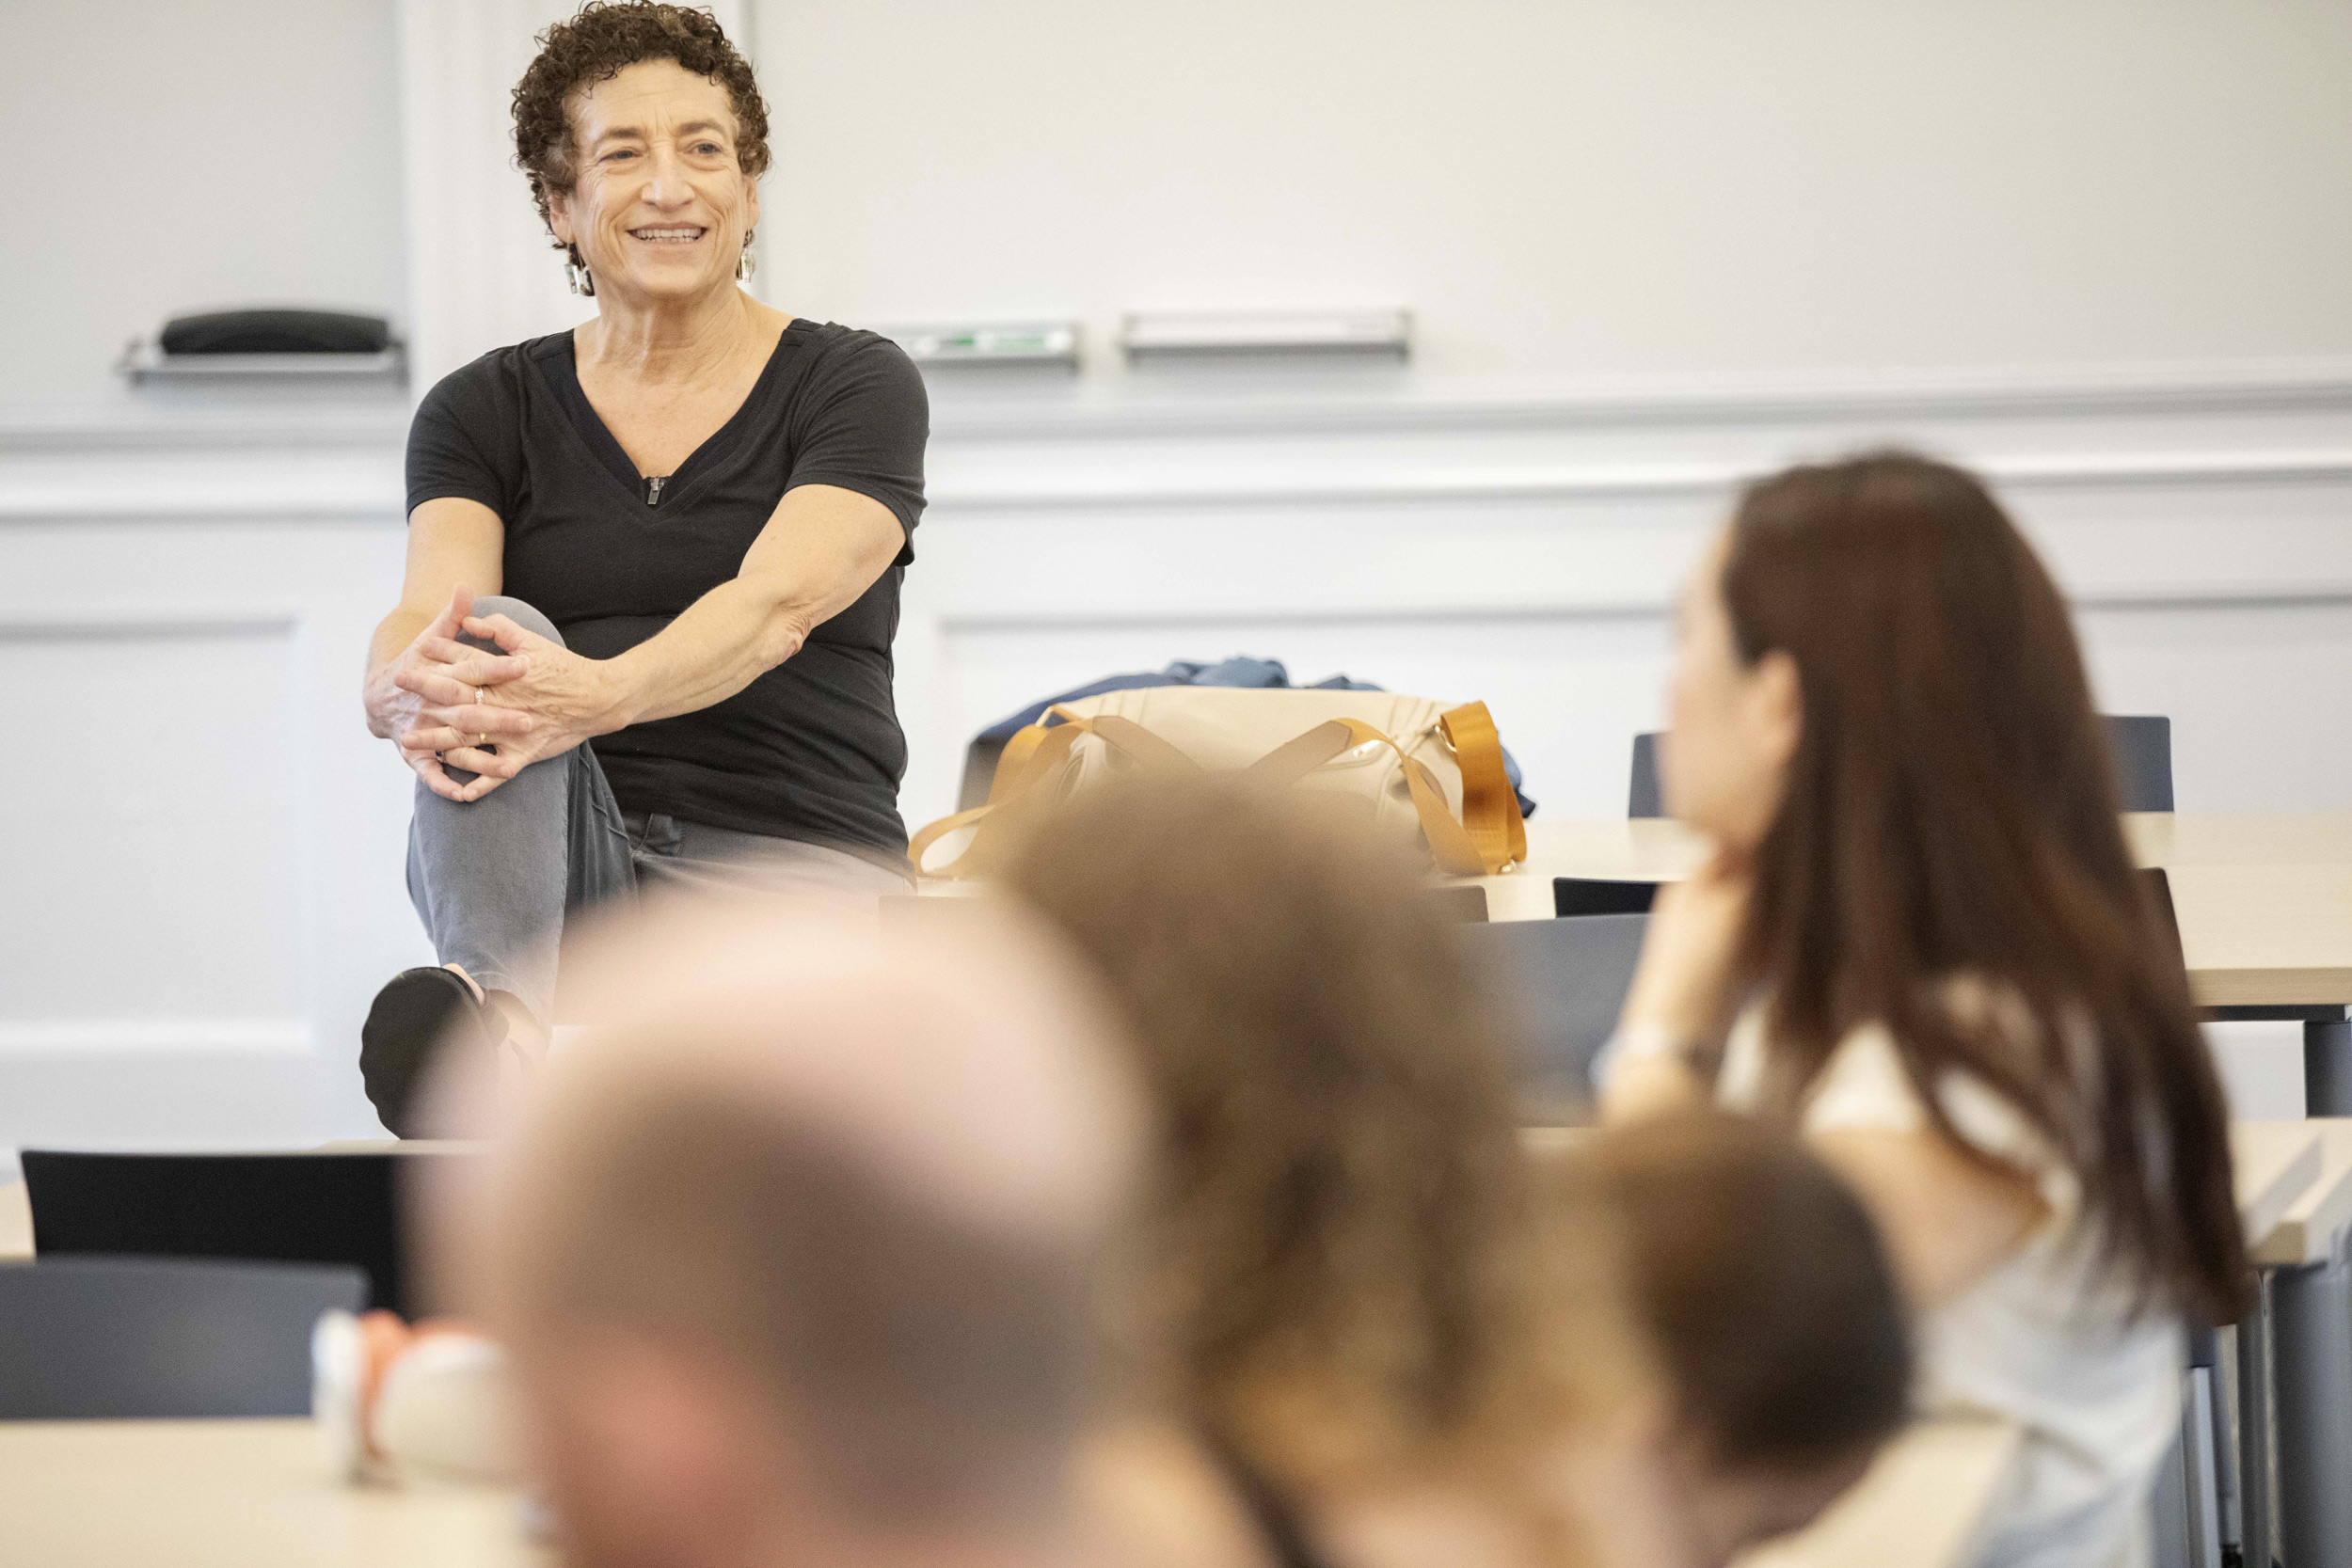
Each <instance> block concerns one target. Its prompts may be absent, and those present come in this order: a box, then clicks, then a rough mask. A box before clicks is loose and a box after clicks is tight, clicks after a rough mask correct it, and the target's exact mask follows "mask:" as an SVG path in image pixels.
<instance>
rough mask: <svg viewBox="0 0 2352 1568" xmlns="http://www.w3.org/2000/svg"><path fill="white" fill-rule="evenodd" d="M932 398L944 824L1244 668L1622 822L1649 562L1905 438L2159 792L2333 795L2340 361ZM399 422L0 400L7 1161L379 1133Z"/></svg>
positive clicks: (927, 655) (922, 661) (918, 668)
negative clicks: (378, 702)
mask: <svg viewBox="0 0 2352 1568" xmlns="http://www.w3.org/2000/svg"><path fill="white" fill-rule="evenodd" d="M992 386H995V387H998V388H999V389H998V390H996V391H978V392H976V391H975V390H974V388H988V387H992ZM1367 388H1370V389H1369V390H1368V389H1367ZM934 390H935V393H936V397H935V403H934V420H933V426H934V436H933V440H932V446H931V460H930V476H931V483H930V490H931V495H932V507H931V510H930V514H929V515H928V516H927V519H926V521H925V523H924V525H923V527H922V529H921V531H919V533H918V535H917V539H916V547H917V551H918V556H919V559H918V561H917V562H916V564H915V566H914V569H913V571H912V572H911V573H910V574H909V576H908V578H907V585H906V600H905V610H904V615H903V619H902V621H901V625H900V629H899V636H898V649H897V657H898V702H899V710H900V714H901V717H902V719H903V721H904V722H905V725H906V729H907V735H908V741H909V750H910V755H911V760H910V766H909V769H908V774H907V779H906V784H905V788H904V792H903V809H904V812H905V815H906V816H907V817H908V819H909V820H910V821H911V822H914V823H920V822H922V821H925V820H928V819H929V818H930V817H931V816H937V815H939V814H941V813H944V812H946V811H947V810H949V809H951V808H952V807H953V805H954V803H955V800H956V793H957V787H958V784H959V783H960V780H961V767H962V755H963V750H964V746H965V744H966V742H967V741H968V740H969V738H970V736H971V735H972V734H973V732H974V731H975V730H977V729H978V728H979V727H981V726H982V725H983V724H985V723H987V722H990V721H993V720H995V719H997V718H1000V717H1002V716H1003V715H1005V714H1007V713H1009V712H1011V711H1013V710H1015V709H1017V708H1019V707H1021V706H1023V705H1026V704H1027V703H1029V702H1030V701H1033V700H1034V699H1036V698H1038V697H1041V696H1043V695H1045V694H1046V693H1048V692H1051V691H1055V690H1058V689H1063V688H1066V687H1069V686H1072V685H1075V684H1078V683H1080V682H1083V681H1086V680H1089V679H1092V678H1094V677H1096V676H1099V675H1103V674H1105V673H1111V672H1114V671H1120V670H1136V669H1155V668H1157V667H1158V666H1160V665H1162V664H1165V663H1166V662H1168V660H1170V659H1174V658H1201V659H1215V658H1221V657H1227V656H1229V655H1232V654H1237V653H1246V654H1251V655H1256V656H1259V657H1271V658H1279V659H1281V660H1283V661H1285V662H1286V663H1287V664H1288V665H1289V667H1290V669H1291V672H1292V673H1293V675H1294V677H1295V678H1297V679H1299V680H1305V681H1311V680H1315V679H1318V678H1320V677H1322V676H1324V675H1327V674H1332V673H1347V674H1351V675H1354V676H1357V677H1358V678H1359V679H1367V680H1374V681H1377V682H1379V683H1381V684H1383V685H1387V686H1391V687H1394V688H1398V689H1411V690H1417V691H1420V692H1423V693H1426V694H1428V695H1431V696H1438V697H1478V698H1483V699H1485V700H1486V702H1487V703H1488V704H1489V705H1491V706H1492V707H1493V709H1494V712H1495V715H1496V718H1497V720H1498V721H1499V722H1500V723H1501V725H1502V733H1503V736H1504V737H1505V739H1506V740H1507V742H1508V743H1509V744H1510V746H1511V747H1512V749H1513V751H1514V752H1516V753H1517V754H1518V757H1519V758H1520V760H1521V761H1522V763H1524V764H1525V767H1526V770H1527V777H1528V784H1529V789H1530V791H1531V793H1533V794H1534V796H1535V797H1536V798H1537V800H1540V801H1541V802H1542V809H1543V810H1544V811H1545V812H1546V813H1548V814H1552V815H1558V816H1588V815H1604V814H1613V813H1616V812H1620V811H1622V810H1623V809H1624V804H1625V768H1626V757H1627V754H1628V747H1629V740H1630V737H1631V736H1633V734H1634V733H1635V732H1637V731H1639V730H1643V729H1646V728H1651V727H1654V726H1655V725H1656V723H1657V722H1658V720H1659V718H1660V706H1661V700H1660V692H1661V683H1662V680H1663V676H1664V666H1665V658H1666V654H1667V646H1668V624H1669V621H1668V617H1669V611H1670V608H1671V604H1672V600H1673V595H1674V593H1675V591H1676V588H1677V584H1678V582H1679V580H1680V578H1681V577H1682V575H1683V574H1684V573H1685V572H1686V571H1687V570H1688V569H1689V568H1690V566H1691V564H1692V562H1693V561H1695V560H1696V559H1697V557H1698V554H1699V552H1700V550H1701V548H1702V546H1704V543H1705V541H1706V540H1707V538H1708V535H1709V533H1710V532H1711V531H1712V530H1713V529H1714V528H1715V527H1716V526H1717V525H1718V523H1719V522H1720V519H1721V518H1722V516H1723V515H1724V510H1725V508H1726V506H1727V504H1728V503H1729V500H1730V499H1731V497H1732V495H1733V492H1734V488H1735V486H1736V484H1737V483H1738V482H1739V481H1740V479H1741V478H1743V477H1745V476H1747V475H1750V474H1754V473H1757V472H1760V471H1764V470H1766V469H1769V468H1771V467H1775V466H1777V465H1779V464H1781V463H1784V462H1787V461H1789V460H1791V459H1794V458H1797V457H1801V456H1809V455H1820V454H1823V453H1830V452H1836V451H1848V450H1851V449H1853V448H1855V447H1857V446H1862V445H1866V444H1871V443H1876V442H1883V441H1887V440H1900V441H1905V442H1910V443H1914V444H1916V445H1920V446H1924V447H1927V448H1929V449H1931V450H1933V451H1941V452H1944V453H1947V454H1949V455H1952V456H1954V457H1957V458H1959V459H1961V460H1963V461H1966V462H1969V463H1972V464H1975V465H1978V466H1979V467H1981V468H1983V469H1984V470H1985V471H1986V472H1988V473H1990V474H1991V475H1992V476H1993V477H1994V480H1995V482H1996V483H1997V484H1998V485H1999V487H2000V488H2001V490H2002V492H2003V494H2004V495H2005V497H2006V498H2007V499H2008V500H2009V501H2010V504H2011V505H2012V507H2013V508H2014V509H2015V511H2016V513H2017V515H2018V516H2019V517H2020V519H2021V521H2022V522H2023V523H2024V524H2025V526H2026V529H2027V531H2029V532H2030V533H2031V534H2032V536H2033V537H2034V539H2035V540H2036V542H2037V544H2038V545H2039V546H2040V547H2041V548H2042V550H2043V552H2044V553H2045V556H2046V558H2047V559H2048V560H2049V562H2051V565H2052V569H2053V571H2054V572H2055V573H2056V574H2057V576H2058V578H2059V581H2060V582H2061V584H2062V585H2063V586H2064V587H2065V589H2066V590H2067V592H2068V593H2069V594H2071V595H2072V596H2073V598H2074V602H2075V603H2076V605H2077V607H2078V610H2079V612H2080V617H2081V621H2080V624H2081V626H2082V629H2083V636H2084V641H2085V645H2086V647H2087V649H2088V650H2089V654H2090V661H2091V665H2092V670H2093V674H2094V677H2095V679H2096V681H2097V684H2098V688H2099V691H2100V696H2101V701H2102V703H2103V705H2106V707H2108V708H2109V709H2110V710H2112V711H2125V712H2153V713H2165V714H2169V715H2170V716H2171V717H2172V719H2173V721H2174V722H2175V726H2176V727H2175V752H2176V762H2175V770H2176V774H2177V778H2178V784H2179V795H2180V799H2181V801H2182V803H2183V805H2184V806H2185V807H2188V808H2191V809H2205V810H2221V809H2233V810H2235V809H2243V810H2288V809H2301V808H2309V807H2321V806H2336V807H2342V806H2347V805H2352V705H2347V704H2346V703H2345V701H2344V692H2345V691H2346V690H2347V689H2352V367H2347V366H2340V365H2326V366H2301V367H2292V366H2290V367H2283V368H2281V367H2250V368H2241V369H2238V370H2229V371H2221V370H2210V369H2209V370H2205V371H2201V372H2195V373H2187V374H2183V373H2173V372H2164V373H2155V372H2146V373H2139V372H2135V373H2129V374H2126V373H2122V372H2115V373H2107V374H2101V375H2089V376H2074V377H2067V376H2057V375H2050V374H2041V375H2013V376H2003V375H1994V374H1989V373H1975V372H1972V373H1971V374H1969V375H1965V376H1956V377H1955V376H1941V377H1913V378H1909V379H1907V380H1904V379H1894V378H1886V377H1879V378H1873V379H1870V380H1867V381H1853V380H1848V381H1839V382H1827V381H1819V380H1816V381H1804V382H1798V381H1783V382H1779V383H1775V384H1772V385H1769V386H1764V385H1748V386H1728V385H1708V386H1685V387H1678V388H1673V387H1669V388H1661V387H1655V386H1652V387H1647V388H1602V389H1594V388H1551V389H1544V388H1537V389H1535V390H1534V391H1533V392H1530V391H1528V390H1526V389H1525V388H1519V389H1517V390H1509V389H1506V390H1504V391H1500V392H1498V391H1493V390H1491V389H1489V390H1479V389H1476V388H1469V389H1465V388H1459V387H1456V388H1451V389H1449V388H1442V387H1430V386H1427V385H1422V386H1419V387H1415V386H1413V385H1410V384H1408V383H1407V382H1406V381H1398V382H1396V383H1394V384H1392V385H1391V384H1383V385H1382V386H1381V387H1374V386H1373V384H1372V383H1369V382H1364V381H1360V380H1358V381H1333V382H1330V383H1327V384H1309V383H1298V384H1294V385H1291V386H1289V387H1287V388H1280V389H1277V390H1271V391H1269V390H1266V389H1265V388H1264V387H1263V384H1261V385H1260V386H1259V387H1258V388H1257V389H1254V390H1252V389H1250V388H1245V387H1243V386H1241V385H1239V384H1237V383H1220V382H1217V381H1215V380H1212V379H1200V380H1194V381H1182V380H1176V381H1170V382H1168V384H1167V385H1166V386H1163V387H1159V388H1152V389H1136V390H1133V391H1132V392H1131V393H1121V394H1119V395H1116V396H1110V397H1107V398H1101V399H1099V400H1098V397H1097V394H1096V393H1094V392H1090V391H1087V390H1084V389H1079V390H1077V391H1075V392H1073V393H1071V394H1069V395H1062V394H1059V393H1054V392H1050V391H1049V392H1044V393H1040V392H1039V390H1038V389H1037V388H1034V387H1032V388H1030V389H1029V391H1028V392H1027V393H1016V392H1013V391H1010V390H1006V389H1003V384H999V383H991V382H988V381H986V380H985V379H982V380H979V381H969V380H967V381H965V382H962V383H961V384H959V386H958V387H950V386H948V385H946V383H945V382H943V383H942V384H941V385H939V386H938V387H936V388H934ZM401 423H402V421H401V420H400V419H399V417H398V415H397V413H395V412H390V411H378V412H374V413H366V414H355V413H344V414H337V413H333V412H332V411H320V412H316V413H313V414H309V415H305V416H303V417H301V418H298V419H287V418H284V417H281V416H272V417H269V418H267V419H263V418H261V417H258V416H256V417H246V418H230V417H215V418H209V419H198V418H196V417H194V416H189V417H184V418H178V419H172V420H158V421H156V422H153V423H151V424H147V425H127V426H122V427H104V428H102V427H97V426H82V425H76V424H74V423H73V422H72V421H71V420H64V421H60V420H49V421H47V422H41V421H23V422H19V423H17V424H15V425H8V424H6V423H0V626H7V627H9V628H13V629H12V630H10V631H9V632H8V634H7V638H6V640H5V641H0V691H5V692H7V693H8V713H9V717H10V719H11V721H12V729H13V731H14V733H16V734H18V735H20V736H29V737H30V739H29V741H27V742H25V743H24V745H22V746H21V747H20V754H21V757H23V758H24V760H22V761H21V762H20V765H19V766H18V767H16V768H12V769H10V770H9V771H8V772H7V773H6V774H0V811H5V814H6V820H8V821H9V822H10V823H11V824H12V825H15V826H16V827H17V829H18V833H19V838H20V840H21V841H23V843H22V846H21V847H20V848H19V849H18V850H16V851H13V852H12V857H13V858H12V860H11V868H10V873H9V876H8V893H9V895H10V896H9V899H8V901H7V905H6V913H5V915H4V916H0V918H5V919H6V920H7V921H8V926H7V927H5V931H4V932H0V941H5V944H6V945H5V950H0V1043H5V1042H6V1041H8V1040H9V1039H13V1041H14V1043H15V1046H16V1049H14V1050H0V1161H5V1158H6V1154H5V1146H13V1145H19V1144H23V1143H28V1142H76V1143H85V1144H87V1143H99V1142H104V1143H112V1144H125V1143H131V1144H140V1145H146V1146H159V1145H178V1146H183V1147H185V1146H189V1145H203V1144H208V1143H210V1144H221V1143H257V1142H266V1143H277V1144H281V1145H283V1144H299V1143H301V1142H305V1141H315V1140H317V1139H320V1138H325V1137H328V1136H336V1135H351V1134H358V1133H361V1132H366V1131H368V1130H369V1129H370V1128H371V1127H372V1126H373V1119H372V1117H370V1116H369V1113H368V1111H367V1108H366V1105H365V1102H364V1101H363V1100H362V1099H361V1097H360V1095H359V1091H358V1073H357V1070H356V1057H357V1048H358V1026H359V1022H360V1020H361V1019H362V1018H363V1017H364V1016H365V1013H366V1009H367V1005H368V1002H369V1000H370V998H371V997H372V996H373V993H374V991H375V990H376V988H377V987H378V986H380V985H381V984H382V983H383V981H384V979H385V977H386V976H387V975H389V974H391V973H393V972H394V971H396V970H398V969H400V968H402V967H405V965H408V964H412V963H417V962H425V961H430V954H429V952H428V951H427V950H426V948H425V944H424V942H423V940H422V938H421V935H420V934H419V932H418V929H417V924H416V920H415V916H414V915H413V913H412V912H411V911H410V910H409V908H408V902H407V897H406V894H405V890H404V888H403V886H402V876H401V872H402V853H403V844H404V840H405V832H406V826H407V817H408V800H409V789H410V785H409V782H408V780H407V776H406V774H405V772H404V771H403V770H402V769H401V768H400V767H399V764H398V762H397V760H396V759H395V758H393V757H392V756H391V755H390V754H389V751H388V749H387V748H386V747H385V745H384V743H382V742H378V741H373V740H372V739H370V738H369V737H368V736H366V735H365V733H364V731H363V730H362V729H361V727H360V725H359V722H358V711H357V703H356V692H355V690H354V687H355V684H356V676H357V673H358V663H359V658H360V650H361V648H362V647H363V646H364V644H365V642H366V640H367V637H368V634H369V631H370V629H371V628H372V627H373V624H374V622H375V621H376V619H377V618H378V617H380V616H381V615H382V614H383V612H384V610H386V608H387V607H388V606H389V603H390V601H391V598H392V595H393V594H394V592H395V584H396V583H397V582H398V579H399V574H400V562H401V550H402V538H403V531H402V528H401V523H400V490H399V473H400V467H399V451H400V439H401ZM28 628H29V630H28ZM225 687H227V688H235V689H238V690H239V691H240V692H241V693H242V692H244V691H246V689H250V690H252V691H257V692H259V693H261V694H262V700H261V702H260V703H259V704H241V703H238V702H224V701H223V696H222V693H223V689H224V688H225ZM118 721H119V722H118ZM77 746H81V747H95V748H98V749H101V750H102V751H103V752H104V753H105V754H106V756H107V757H108V759H109V760H110V761H113V762H115V763H116V766H114V767H113V768H91V767H87V766H84V767H81V768H76V767H75V766H74V761H75V759H76V748H77ZM26 748H29V750H27V749H26ZM8 1031H14V1032H15V1033H14V1034H13V1035H12V1036H11V1035H9V1034H8V1033H7V1032H8ZM273 1040H274V1041H277V1042H278V1048H276V1049H262V1050H256V1049H255V1046H256V1045H257V1044H262V1045H264V1046H266V1045H267V1044H268V1043H269V1042H270V1041H273Z"/></svg>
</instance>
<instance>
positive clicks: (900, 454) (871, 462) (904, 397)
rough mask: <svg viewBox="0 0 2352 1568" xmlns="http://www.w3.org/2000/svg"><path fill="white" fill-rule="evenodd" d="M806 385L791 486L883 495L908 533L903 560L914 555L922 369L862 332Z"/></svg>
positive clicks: (926, 414) (926, 426)
mask: <svg viewBox="0 0 2352 1568" xmlns="http://www.w3.org/2000/svg"><path fill="white" fill-rule="evenodd" d="M809 391H810V393H811V394H812V395H811V396H810V397H809V398H808V399H807V400H806V404H805V406H806V413H805V414H804V415H803V422H802V427H801V430H800V433H799V439H798V440H797V441H796V442H795V443H794V450H793V459H792V470H791V473H790V474H789V475H788V476H787V478H786V480H785V486H784V487H785V489H786V491H787V492H789V491H791V490H792V489H793V488H794V487H795V486H798V485H803V484H834V485H838V486H840V487H841V488H842V489H844V490H854V491H856V492H857V493H858V494H859V495H861V496H866V497H870V498H872V499H875V500H878V501H880V502H882V505H884V506H886V507H888V508H889V509H890V514H891V515H892V516H894V517H896V518H898V526H899V527H900V528H902V529H904V530H905V531H906V532H907V539H908V544H907V546H906V548H904V549H902V550H900V551H899V552H898V564H900V565H904V564H906V563H907V562H910V561H913V560H914V525H915V524H916V523H918V522H920V521H921V520H922V517H923V446H924V443H925V441H926V440H928V439H929V437H930V425H931V409H930V395H929V394H928V393H927V392H926V391H925V390H924V388H923V372H920V371H918V370H916V369H915V368H914V360H912V359H909V358H908V357H907V356H906V351H905V350H904V349H901V348H900V347H899V346H898V344H896V343H894V342H892V341H890V340H889V339H887V338H882V337H877V336H875V335H874V334H872V333H869V332H861V333H858V334H857V335H856V340H855V341H853V342H851V343H850V344H849V345H847V346H846V347H845V348H844V349H843V350H842V351H840V352H838V353H836V354H835V355H834V356H830V358H829V360H828V362H827V363H826V364H825V366H824V367H823V368H822V372H821V373H820V376H819V378H818V380H817V381H816V382H815V383H813V384H812V385H811V386H810V388H809Z"/></svg>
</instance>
